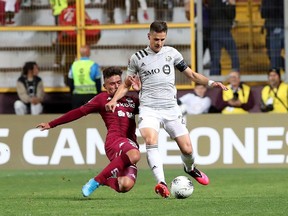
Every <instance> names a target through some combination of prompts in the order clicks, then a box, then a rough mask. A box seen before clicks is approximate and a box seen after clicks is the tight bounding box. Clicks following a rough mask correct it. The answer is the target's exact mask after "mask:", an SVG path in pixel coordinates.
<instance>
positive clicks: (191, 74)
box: [182, 66, 228, 91]
mask: <svg viewBox="0 0 288 216" xmlns="http://www.w3.org/2000/svg"><path fill="white" fill-rule="evenodd" d="M182 72H183V73H184V74H185V76H187V77H188V78H189V79H190V80H191V81H194V82H196V83H200V84H203V85H208V86H210V87H213V88H214V87H219V88H221V89H222V90H225V91H226V90H228V88H227V87H226V86H225V85H223V84H222V83H221V82H215V81H213V80H209V79H208V78H207V77H205V76H204V75H202V74H200V73H196V72H195V71H193V70H192V69H191V68H189V67H188V66H187V67H186V69H185V70H183V71H182Z"/></svg>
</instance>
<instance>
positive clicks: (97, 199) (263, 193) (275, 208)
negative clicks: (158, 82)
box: [0, 168, 288, 216]
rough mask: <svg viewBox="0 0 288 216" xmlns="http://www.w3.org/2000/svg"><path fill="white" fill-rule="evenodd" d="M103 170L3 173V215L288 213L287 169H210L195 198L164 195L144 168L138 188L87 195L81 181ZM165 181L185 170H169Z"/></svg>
mask: <svg viewBox="0 0 288 216" xmlns="http://www.w3.org/2000/svg"><path fill="white" fill-rule="evenodd" d="M98 171H99V170H96V171H95V170H37V171H35V170H33V171H31V170H29V171H25V170H24V171H23V170H22V171H3V170H1V172H0V215H1V216H2V215H3V216H6V215H7V216H9V215H25V216H28V215H29V216H30V215H31V216H33V215H35V216H38V215H49V216H50V215H61V216H62V215H63V216H64V215H65V216H66V215H121V216H123V215H133V216H138V215H152V216H154V215H155V216H159V215H163V216H164V215H165V216H168V215H171V216H172V215H173V216H178V215H179V216H185V215H197V216H202V215H204V216H206V215H207V216H210V215H221V216H222V215H229V216H234V215H249V216H251V215H260V216H265V215H273V216H274V215H277V216H278V215H288V171H287V169H284V168H283V169H272V168H271V169H252V168H251V169H207V170H205V172H206V173H207V175H209V177H210V185H208V186H201V185H199V184H198V183H197V182H195V181H194V180H193V183H194V187H195V190H194V192H193V194H192V196H191V197H189V198H187V199H184V200H177V199H175V198H173V197H171V198H168V199H163V198H161V197H159V196H157V195H156V194H155V193H154V186H155V180H154V178H153V176H152V173H151V171H150V170H148V169H140V170H139V173H138V180H137V182H136V185H135V186H134V188H133V189H132V190H131V191H130V192H128V193H125V194H118V193H116V192H114V191H113V190H112V189H110V188H108V187H100V188H99V189H97V190H96V191H95V192H94V193H93V194H92V195H91V197H89V198H83V197H82V195H81V188H82V185H83V184H85V183H86V181H88V180H89V179H90V178H91V177H92V176H94V174H97V172H98ZM165 173H166V178H167V182H169V183H170V182H171V180H172V179H173V178H174V177H176V176H179V175H185V174H184V173H183V172H182V169H179V170H176V169H167V168H166V169H165Z"/></svg>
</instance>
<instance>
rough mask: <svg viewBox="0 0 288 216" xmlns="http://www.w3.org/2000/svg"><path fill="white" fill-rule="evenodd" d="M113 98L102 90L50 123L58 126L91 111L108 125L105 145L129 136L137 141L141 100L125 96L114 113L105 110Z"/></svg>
mask: <svg viewBox="0 0 288 216" xmlns="http://www.w3.org/2000/svg"><path fill="white" fill-rule="evenodd" d="M111 99H112V96H110V95H109V94H108V93H107V92H102V93H100V94H98V95H96V96H95V97H94V98H92V99H91V100H90V101H89V102H88V103H86V104H84V105H83V106H81V107H79V108H77V109H74V110H71V111H70V112H68V113H66V114H64V115H63V116H61V117H59V118H57V119H55V120H53V121H51V122H49V125H50V126H51V127H56V126H57V125H60V124H64V123H67V122H71V121H73V120H76V119H78V118H81V117H82V116H84V115H88V114H89V113H99V114H100V115H101V116H102V119H103V120H104V122H105V125H106V127H107V136H106V141H105V145H107V144H108V145H109V144H111V143H114V142H115V141H116V140H118V139H121V138H129V139H131V140H132V141H133V142H135V143H137V140H136V134H135V132H136V122H135V114H138V107H139V100H138V99H137V98H135V97H132V96H124V97H123V98H121V99H120V100H118V101H117V107H116V109H115V111H114V113H112V112H107V111H106V110H105V105H106V103H108V102H109V101H110V100H111ZM106 147H107V146H106Z"/></svg>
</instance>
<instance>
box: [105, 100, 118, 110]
mask: <svg viewBox="0 0 288 216" xmlns="http://www.w3.org/2000/svg"><path fill="white" fill-rule="evenodd" d="M116 106H117V102H114V101H113V100H111V101H109V102H108V103H107V104H105V109H106V111H107V112H114V111H115V109H116Z"/></svg>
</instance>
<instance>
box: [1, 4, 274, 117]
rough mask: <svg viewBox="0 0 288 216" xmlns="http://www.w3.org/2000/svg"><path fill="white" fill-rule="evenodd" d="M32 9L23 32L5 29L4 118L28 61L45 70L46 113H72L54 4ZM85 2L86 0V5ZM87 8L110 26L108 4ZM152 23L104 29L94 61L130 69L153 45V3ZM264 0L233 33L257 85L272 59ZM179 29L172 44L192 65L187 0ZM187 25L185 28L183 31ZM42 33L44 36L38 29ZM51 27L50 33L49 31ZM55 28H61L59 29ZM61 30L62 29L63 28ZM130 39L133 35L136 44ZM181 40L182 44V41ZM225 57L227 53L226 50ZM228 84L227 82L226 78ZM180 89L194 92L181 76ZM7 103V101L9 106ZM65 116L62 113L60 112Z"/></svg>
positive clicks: (225, 64) (240, 7)
mask: <svg viewBox="0 0 288 216" xmlns="http://www.w3.org/2000/svg"><path fill="white" fill-rule="evenodd" d="M35 2H37V3H36V4H34V5H32V6H31V7H24V6H22V7H21V10H20V11H19V13H18V14H17V15H16V16H15V23H16V25H17V26H18V27H23V28H20V29H17V30H13V27H14V26H12V27H8V28H5V27H1V26H0V31H1V34H0V40H1V41H5V43H1V44H0V58H1V60H2V61H1V64H0V101H1V103H0V104H1V105H0V113H13V111H11V110H12V109H11V106H10V105H9V104H11V103H10V102H11V101H13V102H14V100H16V96H15V93H16V91H15V88H14V86H15V80H16V79H17V77H18V76H19V73H20V71H21V69H22V66H23V63H24V62H25V61H29V60H31V59H32V60H34V61H37V62H38V64H39V66H40V76H41V77H42V78H43V80H44V83H45V91H46V92H47V95H48V96H47V100H46V101H47V106H46V109H45V110H44V111H45V112H46V113H49V112H53V113H54V112H57V110H53V109H54V108H55V106H53V105H54V104H57V105H58V104H59V107H61V108H59V107H58V109H62V108H63V111H66V110H68V109H69V106H68V105H67V102H68V101H69V100H70V95H69V89H68V88H67V87H66V85H65V80H64V77H63V71H59V70H57V69H55V68H53V63H54V53H55V47H54V46H53V42H54V41H55V38H56V31H57V27H54V17H53V16H52V15H51V8H50V6H49V3H48V0H37V1H35ZM81 2H84V0H81ZM85 3H86V5H85V9H86V11H87V13H88V14H89V15H90V16H91V18H92V19H98V20H99V21H100V23H101V24H105V21H106V16H105V11H104V9H103V5H102V4H101V3H100V1H97V0H95V1H91V2H90V1H85ZM147 3H148V14H149V20H144V19H143V18H142V16H139V22H140V23H141V24H139V25H131V28H129V27H127V25H126V26H125V25H123V26H122V25H114V26H112V25H111V26H109V25H108V26H107V25H102V27H103V29H102V32H101V39H100V40H99V42H98V43H97V44H95V45H92V47H91V50H92V52H91V57H92V58H93V59H95V60H97V62H101V65H102V66H103V67H107V66H111V64H112V63H113V65H117V66H121V67H122V68H123V69H125V68H126V65H127V61H128V58H129V57H130V55H131V54H133V53H134V52H135V51H137V50H139V49H142V48H143V47H145V46H146V45H147V43H145V41H147V38H146V33H147V27H148V23H150V21H152V20H153V17H154V14H153V13H154V9H153V1H149V0H148V1H147ZM260 3H261V1H260V0H253V1H248V0H241V1H237V5H236V10H237V12H236V20H235V27H234V28H233V32H232V33H233V37H234V38H235V40H236V43H237V49H238V52H239V57H240V64H241V67H240V71H241V73H242V74H244V75H245V74H247V75H251V74H252V75H263V77H264V78H261V79H260V80H258V81H256V82H255V84H256V85H259V84H262V82H261V81H263V80H266V71H267V70H268V63H269V62H268V61H269V60H268V58H267V56H266V51H265V33H263V31H262V29H263V28H262V27H263V22H264V21H263V20H262V19H261V17H260V14H259V7H260V5H261V4H260ZM173 10H174V17H173V24H175V25H177V24H178V23H179V26H176V27H173V28H170V30H169V37H168V38H167V42H166V44H167V45H172V46H174V47H175V48H177V49H179V50H180V51H181V53H182V54H183V55H184V58H185V59H186V60H187V62H188V63H189V64H191V59H192V58H191V46H190V40H191V35H190V29H189V25H187V21H186V19H185V12H184V8H183V1H175V4H174V9H173ZM115 17H116V24H122V23H123V22H124V20H125V19H124V18H125V11H124V10H122V8H116V9H115ZM183 23H186V25H185V24H184V27H183V25H182V24H183ZM39 26H40V28H41V30H40V31H39V30H38V29H39V28H38V27H39ZM42 27H43V28H45V27H47V30H43V28H42ZM54 28H55V29H54ZM58 30H59V29H58ZM127 35H133V40H131V37H129V36H127ZM179 35H180V36H181V40H179ZM223 52H225V51H224V50H223ZM221 65H222V68H223V71H222V75H224V76H225V75H226V74H227V73H228V72H229V70H230V68H231V63H230V59H229V56H228V55H227V54H226V53H224V54H223V55H222V58H221ZM221 80H222V81H225V77H222V78H221ZM176 82H177V86H178V87H179V89H183V90H185V89H187V88H191V83H187V80H186V79H185V77H184V76H181V75H178V76H177V77H176ZM180 94H181V93H180ZM2 101H5V103H4V102H3V103H2ZM59 112H60V110H59Z"/></svg>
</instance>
